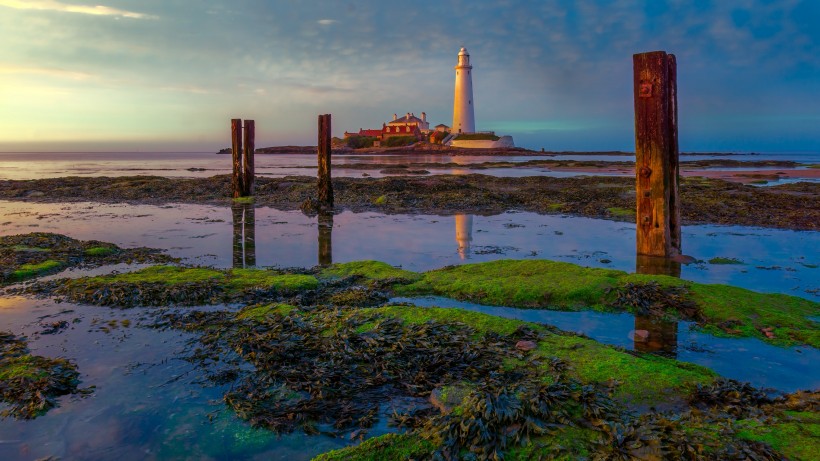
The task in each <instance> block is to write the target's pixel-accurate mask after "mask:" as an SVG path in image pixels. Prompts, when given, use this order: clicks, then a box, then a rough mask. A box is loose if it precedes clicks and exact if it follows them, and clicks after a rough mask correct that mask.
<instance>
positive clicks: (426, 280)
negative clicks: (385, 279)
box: [397, 260, 625, 310]
mask: <svg viewBox="0 0 820 461" xmlns="http://www.w3.org/2000/svg"><path fill="white" fill-rule="evenodd" d="M623 275H625V273H624V272H621V271H616V270H612V269H598V268H585V267H581V266H578V265H575V264H571V263H565V262H556V261H548V260H526V261H517V260H498V261H491V262H487V263H479V264H465V265H461V266H449V267H445V268H442V269H438V270H433V271H429V272H425V273H424V276H423V278H422V279H421V280H420V281H419V282H417V283H415V284H412V285H409V286H406V287H399V288H397V292H398V293H404V294H422V293H433V294H438V295H443V296H449V297H453V298H456V299H463V300H468V301H474V302H479V303H482V304H492V305H499V306H518V307H542V308H555V309H560V310H582V309H589V308H592V309H597V310H604V309H605V303H604V295H605V294H606V291H607V289H610V288H612V287H614V286H615V285H616V284H617V282H618V278H619V277H621V276H623Z"/></svg>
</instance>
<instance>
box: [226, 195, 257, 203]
mask: <svg viewBox="0 0 820 461" xmlns="http://www.w3.org/2000/svg"><path fill="white" fill-rule="evenodd" d="M231 201H232V202H233V203H237V204H251V203H254V202H255V201H256V200H255V199H254V198H253V197H234V198H233V199H231Z"/></svg>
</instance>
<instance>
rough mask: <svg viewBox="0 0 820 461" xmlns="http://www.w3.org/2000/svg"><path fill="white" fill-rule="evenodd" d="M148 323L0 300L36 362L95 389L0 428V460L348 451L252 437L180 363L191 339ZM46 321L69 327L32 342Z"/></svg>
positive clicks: (213, 388) (135, 314)
mask: <svg viewBox="0 0 820 461" xmlns="http://www.w3.org/2000/svg"><path fill="white" fill-rule="evenodd" d="M153 314H159V311H157V310H154V311H153V312H146V311H145V310H144V309H107V308H102V309H101V308H100V307H98V306H83V305H76V304H70V303H61V304H55V303H54V302H52V301H50V300H32V299H26V298H17V297H12V298H10V297H0V318H2V323H3V325H4V329H5V328H8V329H13V331H14V332H15V334H18V335H25V336H27V337H28V340H29V347H30V349H31V350H32V352H33V353H35V354H39V355H45V356H48V357H66V358H69V359H70V360H71V361H72V362H74V363H75V364H77V367H78V370H79V371H80V373H81V381H82V382H81V385H80V387H81V388H83V387H89V386H94V390H93V393H92V394H91V395H90V396H89V397H86V398H80V397H62V398H60V399H59V402H60V407H59V408H56V409H52V410H51V411H49V412H48V414H47V415H46V416H44V417H40V418H37V419H34V420H31V421H16V420H14V419H5V420H2V419H0V434H1V435H0V459H2V460H4V461H12V460H21V461H22V460H32V459H45V458H48V457H56V458H60V459H89V460H90V459H249V458H251V457H253V456H256V457H258V458H257V459H270V460H283V461H284V460H309V459H311V458H312V457H313V456H316V455H318V454H319V453H323V452H326V451H329V450H333V449H336V448H340V447H343V446H345V445H348V444H351V443H353V442H352V441H350V440H347V439H334V438H330V437H325V436H315V437H310V438H309V439H307V437H306V436H304V435H303V434H301V433H294V434H285V435H282V436H276V435H274V434H273V433H271V432H269V431H266V430H258V429H253V428H252V427H250V425H249V424H248V423H246V422H244V421H242V420H240V419H239V418H238V417H237V416H236V415H235V414H234V412H233V411H232V410H230V409H229V408H228V407H227V406H226V405H225V403H224V402H223V401H222V397H223V395H224V394H225V392H226V391H227V390H228V386H218V385H214V384H213V383H210V382H208V381H207V380H205V379H203V371H202V370H199V369H197V368H196V366H195V365H193V364H191V363H189V362H187V361H185V360H183V357H185V356H187V355H190V354H191V352H192V349H191V348H190V347H188V346H186V340H188V339H189V338H193V335H191V334H187V333H182V332H179V331H177V330H161V329H153V328H146V327H145V325H150V324H151V323H152V320H151V319H152V318H153ZM55 321H66V322H68V323H69V324H70V325H71V327H69V328H68V329H66V330H64V331H62V332H61V333H59V334H41V333H40V332H41V331H42V330H43V327H42V326H41V324H42V323H45V322H55ZM123 321H127V322H128V323H127V324H126V323H124V322H123ZM212 371H213V370H212ZM209 415H210V416H211V417H213V420H209ZM382 432H383V431H382ZM378 433H379V432H378V431H374V434H375V435H378ZM308 440H309V442H308Z"/></svg>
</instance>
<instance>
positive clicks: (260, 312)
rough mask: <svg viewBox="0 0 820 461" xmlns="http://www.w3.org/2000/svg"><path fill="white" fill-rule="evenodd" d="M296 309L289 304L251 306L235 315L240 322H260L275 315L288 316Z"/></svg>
mask: <svg viewBox="0 0 820 461" xmlns="http://www.w3.org/2000/svg"><path fill="white" fill-rule="evenodd" d="M294 309H296V306H291V305H290V304H267V305H264V306H251V307H247V308H245V309H242V310H241V311H239V312H238V313H237V315H236V318H237V319H240V320H252V321H254V322H262V321H265V320H268V319H270V318H271V317H273V316H275V315H283V316H284V315H288V314H290V312H291V311H293V310H294Z"/></svg>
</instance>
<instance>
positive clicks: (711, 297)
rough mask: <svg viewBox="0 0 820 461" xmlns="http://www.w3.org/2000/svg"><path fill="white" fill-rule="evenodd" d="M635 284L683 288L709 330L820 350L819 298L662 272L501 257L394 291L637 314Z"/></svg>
mask: <svg viewBox="0 0 820 461" xmlns="http://www.w3.org/2000/svg"><path fill="white" fill-rule="evenodd" d="M630 283H658V284H659V285H660V286H662V287H668V288H677V287H681V288H684V289H685V290H687V291H688V292H689V294H688V295H687V298H688V299H690V300H691V301H694V302H695V303H696V305H697V309H698V310H699V314H700V315H699V318H696V319H691V318H686V317H684V318H683V319H684V320H697V321H698V322H699V325H700V326H701V327H702V328H704V329H705V330H706V331H708V332H710V333H713V334H720V335H722V336H735V337H753V338H758V339H761V340H763V341H766V342H768V343H770V344H774V345H779V346H791V345H795V344H808V345H810V346H813V347H820V324H818V322H815V321H813V320H811V318H812V317H817V316H818V315H820V304H818V303H815V302H813V301H809V300H806V299H803V298H798V297H793V296H788V295H783V294H767V293H757V292H753V291H750V290H746V289H743V288H737V287H732V286H728V285H710V284H701V283H695V282H689V281H685V280H681V279H678V278H675V277H669V276H664V275H646V274H627V273H626V272H623V271H618V270H613V269H600V268H586V267H581V266H578V265H575V264H571V263H565V262H555V261H548V260H525V261H519V260H499V261H492V262H487V263H478V264H465V265H462V266H450V267H445V268H442V269H438V270H433V271H429V272H425V273H424V274H423V276H422V278H421V279H419V280H418V281H417V282H414V283H412V284H409V285H405V286H397V287H396V288H395V290H396V292H397V293H399V294H404V295H421V294H435V295H441V296H447V297H451V298H455V299H462V300H468V301H472V302H477V303H481V304H488V305H499V306H514V307H527V308H542V309H555V310H566V311H578V310H597V311H613V310H622V309H626V310H628V311H630V312H634V309H632V308H629V307H618V306H614V305H613V299H614V293H615V292H616V291H617V289H619V288H621V287H624V286H626V285H627V284H630ZM671 314H672V315H675V314H676V313H675V312H671Z"/></svg>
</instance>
